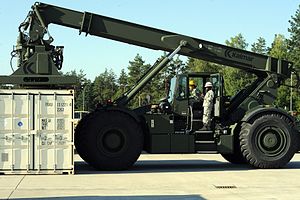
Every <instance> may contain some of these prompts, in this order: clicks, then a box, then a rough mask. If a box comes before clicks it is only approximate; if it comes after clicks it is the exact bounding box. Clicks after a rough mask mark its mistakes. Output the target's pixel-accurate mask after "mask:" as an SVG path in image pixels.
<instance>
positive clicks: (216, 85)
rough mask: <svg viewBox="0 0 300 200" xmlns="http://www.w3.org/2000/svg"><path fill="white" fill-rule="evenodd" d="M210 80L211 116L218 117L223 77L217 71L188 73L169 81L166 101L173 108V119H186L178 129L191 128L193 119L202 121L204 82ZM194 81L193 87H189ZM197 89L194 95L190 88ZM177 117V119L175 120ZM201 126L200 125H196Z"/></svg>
mask: <svg viewBox="0 0 300 200" xmlns="http://www.w3.org/2000/svg"><path fill="white" fill-rule="evenodd" d="M208 81H210V82H212V84H213V90H214V94H215V100H214V110H213V114H212V116H214V117H220V116H221V110H220V108H221V107H222V106H221V105H220V104H221V103H222V102H221V100H222V99H223V98H222V97H223V78H222V76H221V75H220V74H219V73H204V72H202V73H188V74H181V75H177V76H175V77H173V78H172V79H171V81H170V88H169V94H168V102H169V103H170V105H171V106H172V108H173V113H174V118H175V119H174V120H175V121H178V120H179V121H186V123H185V124H183V123H178V124H182V126H181V127H178V128H179V129H181V130H182V129H186V128H187V127H189V128H191V124H192V122H193V120H194V122H195V121H200V123H198V124H200V126H201V121H202V113H203V105H202V104H203V98H204V95H205V92H206V91H205V87H204V86H205V83H206V82H208ZM190 83H194V85H195V86H194V87H190ZM193 89H195V90H197V92H196V97H195V95H194V93H193V94H192V90H193ZM176 119H177V120H176ZM197 128H201V127H197Z"/></svg>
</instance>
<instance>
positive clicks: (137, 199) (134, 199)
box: [13, 195, 204, 200]
mask: <svg viewBox="0 0 300 200" xmlns="http://www.w3.org/2000/svg"><path fill="white" fill-rule="evenodd" d="M13 199H14V198H13ZM27 199H28V200H29V199H33V200H39V199H40V200H54V199H58V200H60V199H66V200H83V199H84V200H85V199H87V200H104V199H105V200H116V199H120V200H150V199H155V200H156V199H157V200H173V199H174V200H181V199H184V200H204V198H202V197H201V196H199V195H149V196H147V195H145V196H74V197H71V196H66V197H45V198H15V200H27Z"/></svg>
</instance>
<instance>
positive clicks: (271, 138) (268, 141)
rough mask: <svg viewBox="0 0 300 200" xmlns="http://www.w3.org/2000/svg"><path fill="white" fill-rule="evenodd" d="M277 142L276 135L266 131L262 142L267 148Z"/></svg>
mask: <svg viewBox="0 0 300 200" xmlns="http://www.w3.org/2000/svg"><path fill="white" fill-rule="evenodd" d="M277 142H278V141H277V137H276V135H275V134H274V133H267V134H266V135H265V137H264V139H263V144H264V145H265V146H266V147H268V148H272V147H274V146H275V145H276V144H277Z"/></svg>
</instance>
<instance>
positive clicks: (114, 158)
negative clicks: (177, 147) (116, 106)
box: [76, 111, 144, 170]
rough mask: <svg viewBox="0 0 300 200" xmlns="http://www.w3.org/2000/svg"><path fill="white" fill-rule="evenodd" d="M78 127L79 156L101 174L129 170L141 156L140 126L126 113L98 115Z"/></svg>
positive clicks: (141, 136) (104, 112)
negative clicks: (102, 172) (106, 171)
mask: <svg viewBox="0 0 300 200" xmlns="http://www.w3.org/2000/svg"><path fill="white" fill-rule="evenodd" d="M81 123H82V124H81ZM80 124H81V125H80ZM78 125H80V126H78V127H77V128H76V132H77V135H78V136H79V137H78V138H77V139H76V140H77V142H76V143H77V146H78V147H79V151H78V153H79V155H80V156H82V158H83V159H84V160H85V161H87V162H88V163H89V164H90V165H91V166H93V167H94V168H96V169H98V170H125V169H128V168H129V167H131V166H132V165H133V164H134V163H135V161H136V160H137V159H138V157H139V156H140V154H141V151H142V149H143V141H144V137H143V133H142V129H141V126H140V125H139V124H138V123H137V122H136V121H135V120H134V119H133V118H132V117H131V116H129V115H127V114H125V113H122V112H119V111H102V112H95V113H93V114H91V115H90V116H87V118H85V120H82V121H80V122H79V124H78ZM79 140H80V141H79ZM76 148H77V147H76Z"/></svg>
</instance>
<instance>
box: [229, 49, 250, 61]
mask: <svg viewBox="0 0 300 200" xmlns="http://www.w3.org/2000/svg"><path fill="white" fill-rule="evenodd" d="M225 57H228V58H237V59H240V60H247V61H250V62H252V60H253V59H254V58H253V57H251V56H249V55H246V54H243V53H240V52H236V51H234V50H226V51H225Z"/></svg>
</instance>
